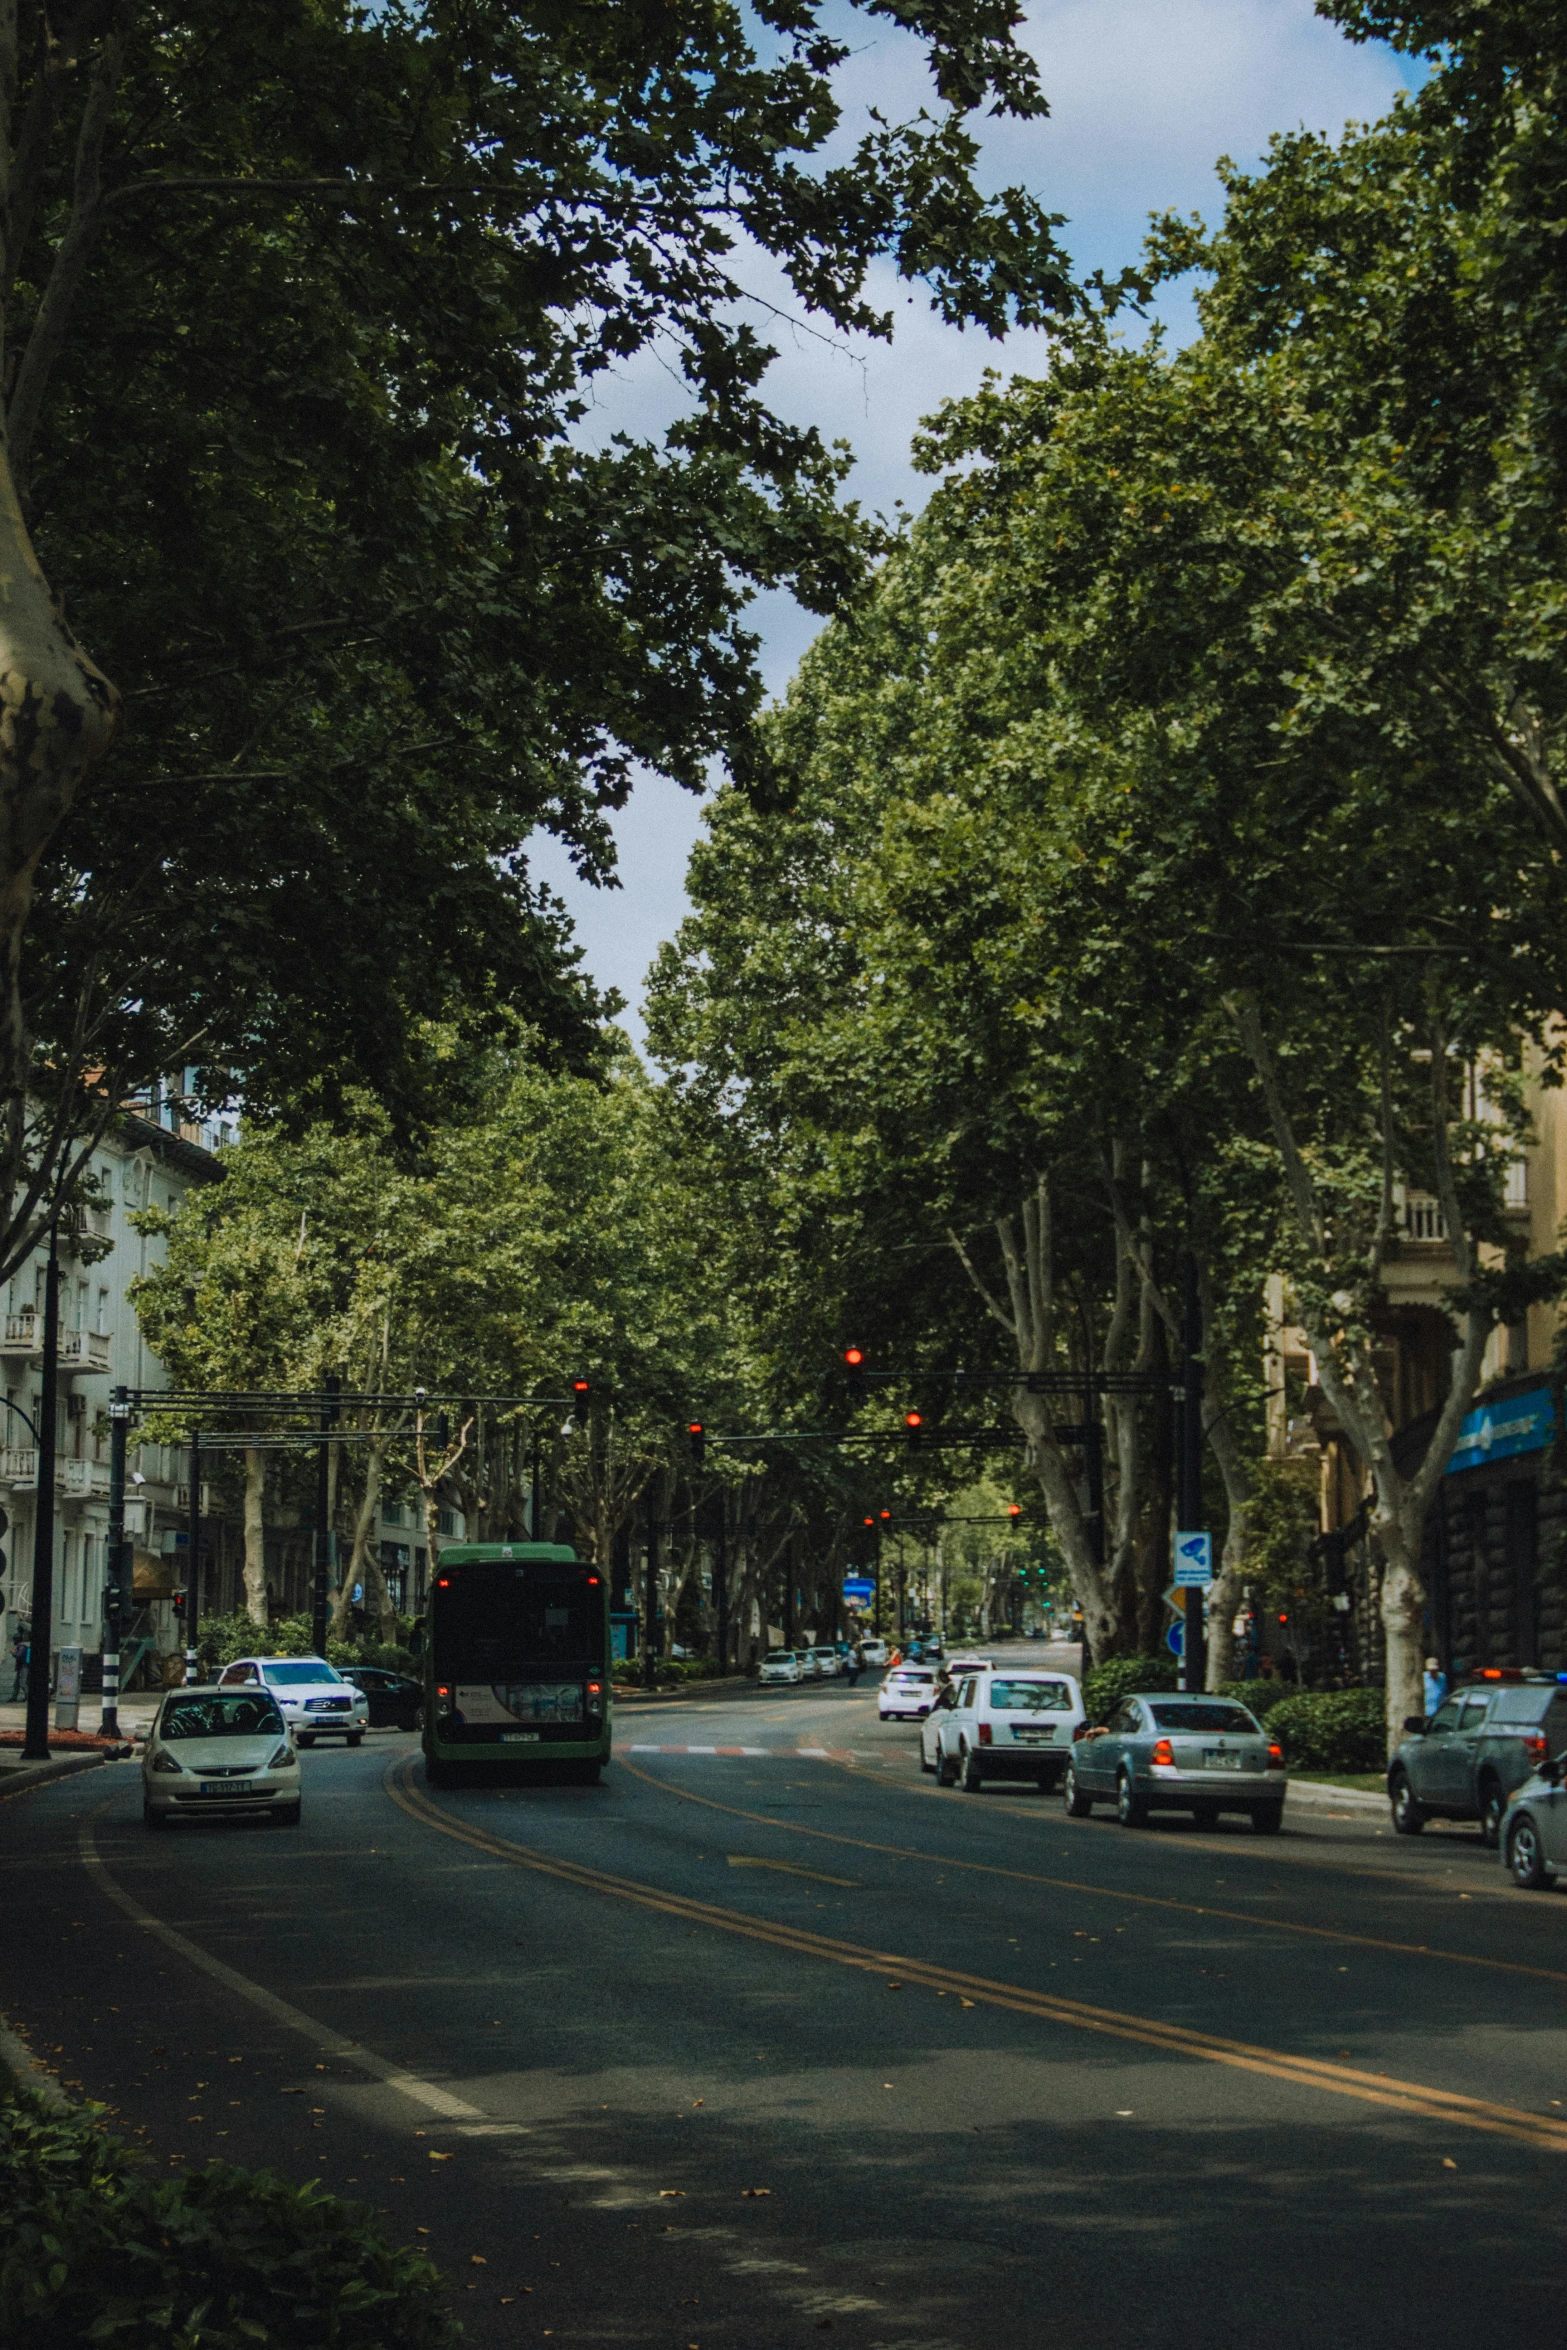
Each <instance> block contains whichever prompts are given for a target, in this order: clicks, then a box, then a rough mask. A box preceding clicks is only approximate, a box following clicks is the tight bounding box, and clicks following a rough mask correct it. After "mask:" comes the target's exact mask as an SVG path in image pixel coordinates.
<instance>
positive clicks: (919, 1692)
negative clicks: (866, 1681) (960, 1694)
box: [876, 1665, 936, 1722]
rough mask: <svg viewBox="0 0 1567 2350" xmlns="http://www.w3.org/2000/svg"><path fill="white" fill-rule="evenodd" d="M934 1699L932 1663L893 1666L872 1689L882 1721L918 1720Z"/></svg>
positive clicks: (934, 1678) (934, 1670) (932, 1703)
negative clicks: (874, 1691) (883, 1679)
mask: <svg viewBox="0 0 1567 2350" xmlns="http://www.w3.org/2000/svg"><path fill="white" fill-rule="evenodd" d="M935 1702H936V1668H935V1666H934V1665H894V1666H893V1668H892V1671H891V1672H890V1673H889V1674H888V1675H887V1678H886V1680H885V1681H883V1683H882V1685H881V1687H880V1689H878V1690H877V1692H876V1711H877V1713H878V1714H879V1715H880V1717H881V1719H882V1720H883V1721H884V1722H922V1721H923V1720H924V1719H925V1716H926V1715H927V1714H928V1713H929V1712H930V1709H931V1707H932V1706H933V1705H934V1704H935Z"/></svg>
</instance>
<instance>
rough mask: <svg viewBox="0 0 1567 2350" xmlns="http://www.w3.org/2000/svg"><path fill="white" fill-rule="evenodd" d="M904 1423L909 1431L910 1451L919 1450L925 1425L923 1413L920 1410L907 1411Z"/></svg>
mask: <svg viewBox="0 0 1567 2350" xmlns="http://www.w3.org/2000/svg"><path fill="white" fill-rule="evenodd" d="M903 1425H904V1428H905V1429H906V1430H907V1432H908V1447H909V1450H910V1452H918V1451H919V1448H920V1439H921V1436H922V1433H923V1431H924V1427H925V1421H924V1417H923V1415H922V1414H921V1413H919V1412H905V1413H904V1415H903Z"/></svg>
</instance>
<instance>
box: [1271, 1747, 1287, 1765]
mask: <svg viewBox="0 0 1567 2350" xmlns="http://www.w3.org/2000/svg"><path fill="white" fill-rule="evenodd" d="M1268 1768H1269V1770H1270V1771H1282V1770H1283V1768H1284V1749H1283V1747H1282V1746H1270V1747H1269V1748H1268Z"/></svg>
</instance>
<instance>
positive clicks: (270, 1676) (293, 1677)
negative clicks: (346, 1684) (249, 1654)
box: [261, 1657, 343, 1689]
mask: <svg viewBox="0 0 1567 2350" xmlns="http://www.w3.org/2000/svg"><path fill="white" fill-rule="evenodd" d="M261 1670H262V1673H263V1675H264V1677H265V1678H266V1679H267V1680H268V1681H270V1682H271V1684H272V1686H273V1688H274V1689H303V1688H304V1687H305V1686H306V1684H307V1683H308V1682H311V1681H341V1680H342V1678H343V1676H342V1674H341V1673H340V1672H339V1671H338V1670H337V1668H336V1666H335V1665H326V1664H323V1663H322V1662H321V1659H320V1658H319V1657H304V1658H302V1659H301V1660H300V1662H299V1663H298V1664H297V1665H295V1664H281V1665H279V1664H265V1665H263V1666H262V1668H261Z"/></svg>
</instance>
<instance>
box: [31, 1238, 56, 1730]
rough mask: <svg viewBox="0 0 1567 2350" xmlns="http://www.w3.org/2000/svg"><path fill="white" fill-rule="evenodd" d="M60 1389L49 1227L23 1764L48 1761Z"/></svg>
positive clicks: (53, 1240) (53, 1251)
mask: <svg viewBox="0 0 1567 2350" xmlns="http://www.w3.org/2000/svg"><path fill="white" fill-rule="evenodd" d="M59 1386H60V1227H59V1224H58V1223H57V1222H56V1223H54V1224H51V1225H50V1227H49V1266H48V1271H47V1272H46V1273H45V1275H44V1361H43V1381H42V1387H41V1392H40V1394H39V1398H38V1510H37V1514H36V1516H35V1518H34V1520H33V1600H32V1612H31V1624H32V1662H31V1664H30V1665H29V1667H28V1672H27V1737H26V1740H25V1743H24V1744H23V1747H22V1755H23V1759H24V1760H25V1761H27V1762H47V1761H48V1759H49V1660H50V1657H51V1655H52V1654H53V1648H54V1424H55V1415H56V1407H57V1403H58V1396H59Z"/></svg>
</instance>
